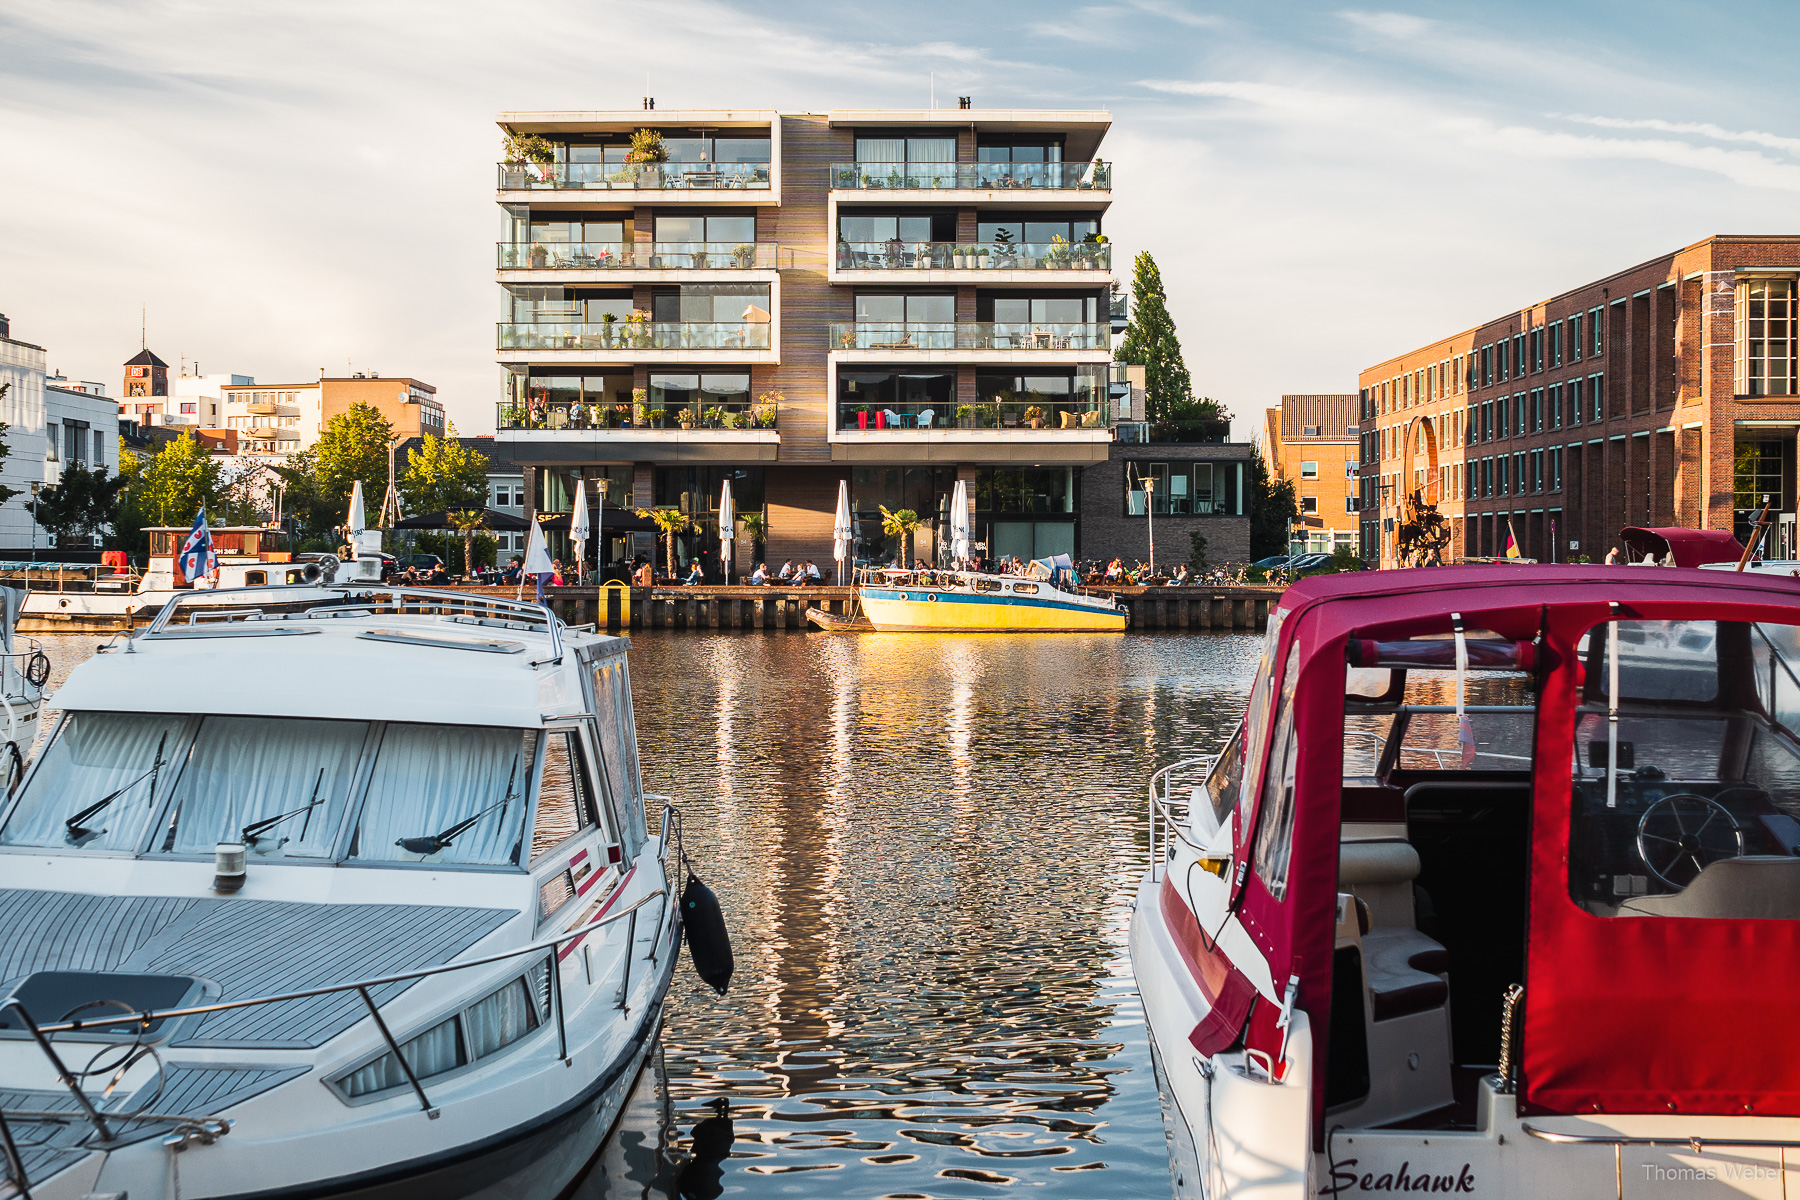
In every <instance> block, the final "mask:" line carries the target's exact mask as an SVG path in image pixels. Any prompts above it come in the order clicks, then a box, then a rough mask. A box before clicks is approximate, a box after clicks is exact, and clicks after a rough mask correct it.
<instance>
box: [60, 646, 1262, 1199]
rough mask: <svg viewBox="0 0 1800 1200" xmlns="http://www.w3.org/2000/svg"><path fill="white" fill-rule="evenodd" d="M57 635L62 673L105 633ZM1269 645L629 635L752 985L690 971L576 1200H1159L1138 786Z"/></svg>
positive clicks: (1221, 717) (666, 763)
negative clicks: (1138, 929) (1129, 946)
mask: <svg viewBox="0 0 1800 1200" xmlns="http://www.w3.org/2000/svg"><path fill="white" fill-rule="evenodd" d="M44 641H45V642H46V649H47V650H48V651H49V653H50V656H51V659H52V664H53V672H52V686H56V685H58V684H60V682H61V680H62V679H63V678H64V677H66V674H67V671H68V669H69V668H70V667H71V666H72V665H73V664H74V663H75V662H77V661H79V660H80V659H82V658H85V657H86V656H87V655H88V654H90V653H92V649H93V646H94V645H95V644H96V640H95V639H92V638H78V637H70V638H46V639H44ZM1259 643H1260V639H1259V638H1258V637H1257V636H1256V635H1252V634H1193V635H1172V634H1163V635H1131V634H1128V635H1123V636H1118V635H1113V636H1095V637H1086V636H1079V635H1057V636H1045V637H1031V636H1019V637H1004V636H999V637H997V636H991V635H990V636H977V637H966V638H965V637H954V636H923V635H898V634H895V635H884V634H864V635H844V636H826V635H800V634H765V635H743V634H736V635H704V634H656V633H651V634H641V635H638V636H636V637H634V639H633V645H632V652H631V669H632V679H633V697H634V701H635V704H636V708H637V719H638V736H639V741H640V745H641V752H642V753H641V757H642V762H643V772H644V785H645V787H646V788H647V789H649V790H650V791H653V792H663V793H667V794H669V795H670V796H672V797H674V799H675V801H676V803H677V804H679V805H680V806H681V807H682V809H683V811H684V812H685V814H686V818H687V831H688V837H687V847H688V852H689V854H690V856H691V857H692V859H693V861H694V864H695V866H696V868H697V870H698V871H699V873H700V874H701V876H702V877H703V878H704V879H705V880H706V882H707V883H708V884H710V885H711V886H712V887H713V888H714V889H715V890H716V891H717V892H718V893H719V896H720V900H721V902H722V903H723V905H724V908H725V912H726V917H727V920H728V922H729V923H730V926H731V930H732V936H733V941H734V946H735V949H736V955H737V974H736V976H735V978H734V979H733V982H732V986H731V991H730V994H729V995H727V996H725V997H723V998H719V997H715V996H714V995H713V994H712V992H711V991H710V989H708V988H706V987H705V986H704V985H703V984H701V983H700V982H699V980H698V979H697V978H695V976H694V975H693V973H692V971H691V969H690V968H689V967H688V966H687V964H686V963H683V964H682V966H681V968H680V972H679V974H678V975H677V976H676V984H675V987H674V989H673V990H672V991H671V993H670V997H669V1003H668V1006H667V1010H666V1014H665V1021H664V1032H663V1038H662V1055H661V1066H660V1068H659V1069H657V1070H654V1071H651V1072H647V1073H646V1077H645V1079H644V1080H643V1081H641V1082H640V1087H639V1093H638V1098H637V1101H636V1102H635V1103H634V1104H633V1106H632V1108H631V1110H630V1111H629V1112H628V1113H627V1116H626V1118H625V1119H624V1120H623V1121H622V1124H621V1129H620V1131H619V1135H618V1137H617V1138H615V1144H613V1145H610V1146H609V1147H608V1149H607V1151H606V1152H604V1153H603V1154H602V1155H601V1156H600V1158H599V1159H597V1160H596V1162H595V1164H594V1165H593V1167H592V1168H591V1169H590V1173H589V1175H588V1177H587V1179H586V1180H584V1181H583V1183H582V1184H581V1185H580V1186H579V1187H578V1189H577V1191H578V1195H579V1196H580V1197H582V1198H583V1200H598V1198H599V1197H602V1196H610V1197H620V1196H645V1197H649V1196H655V1197H664V1196H676V1195H680V1196H684V1197H714V1196H721V1195H731V1196H754V1197H775V1196H781V1197H800V1198H806V1197H828V1198H830V1200H843V1198H858V1200H860V1198H862V1197H870V1198H874V1197H882V1198H892V1200H901V1198H924V1197H930V1198H938V1197H944V1198H950V1197H957V1198H961V1197H991V1196H997V1195H1000V1194H1002V1193H1003V1192H1005V1191H1006V1190H1007V1189H1008V1188H1014V1189H1016V1188H1033V1189H1036V1191H1034V1192H1033V1193H1032V1194H1033V1195H1035V1196H1041V1197H1044V1198H1045V1200H1062V1198H1064V1197H1067V1198H1070V1200H1076V1198H1080V1200H1089V1198H1106V1200H1115V1198H1119V1197H1160V1196H1167V1195H1169V1191H1170V1186H1169V1172H1168V1151H1167V1148H1166V1144H1165V1142H1164V1137H1163V1129H1162V1121H1161V1117H1160V1114H1159V1110H1158V1106H1157V1096H1156V1087H1155V1083H1154V1081H1153V1078H1152V1075H1151V1069H1150V1054H1149V1048H1148V1044H1147V1042H1146V1040H1145V1035H1144V1028H1143V1019H1142V1013H1141V1010H1140V1008H1139V1006H1138V1001H1137V996H1136V992H1135V990H1134V987H1133V983H1132V978H1131V968H1130V963H1129V961H1128V959H1127V957H1126V951H1125V942H1126V926H1127V921H1128V919H1129V915H1130V913H1129V903H1130V897H1131V894H1132V889H1133V887H1134V885H1135V882H1136V880H1137V878H1138V877H1139V876H1140V875H1141V874H1142V872H1143V869H1144V865H1145V855H1146V849H1145V845H1146V843H1145V830H1144V824H1145V817H1144V784H1145V782H1146V779H1147V776H1148V774H1149V772H1150V771H1151V770H1152V769H1154V766H1155V765H1157V764H1160V763H1165V762H1168V761H1171V760H1173V759H1174V758H1177V757H1180V756H1182V755H1184V754H1188V753H1195V752H1200V751H1207V750H1211V749H1214V748H1216V747H1217V746H1218V744H1219V743H1220V742H1221V741H1222V740H1223V737H1224V735H1225V733H1226V732H1227V729H1228V727H1229V725H1230V724H1231V723H1232V722H1234V721H1235V720H1236V718H1237V716H1238V714H1239V712H1241V710H1242V706H1243V704H1244V700H1245V697H1246V693H1247V687H1246V684H1247V681H1248V678H1249V676H1250V672H1251V669H1252V667H1253V665H1254V661H1255V656H1256V653H1257V650H1258V648H1259ZM45 724H48V722H45ZM727 1155H728V1156H727Z"/></svg>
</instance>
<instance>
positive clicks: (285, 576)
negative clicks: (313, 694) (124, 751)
mask: <svg viewBox="0 0 1800 1200" xmlns="http://www.w3.org/2000/svg"><path fill="white" fill-rule="evenodd" d="M144 532H145V533H146V534H148V535H149V538H150V561H149V568H148V569H147V570H146V571H145V572H144V573H143V574H142V575H134V574H132V573H130V572H119V573H113V572H111V571H110V570H109V568H105V567H88V568H85V569H80V568H77V569H73V570H71V569H69V568H67V567H65V568H63V569H60V570H58V571H57V572H56V573H55V575H54V576H52V575H51V574H50V573H49V572H48V571H34V572H30V575H31V576H32V578H30V580H29V583H30V590H29V591H28V592H27V593H26V596H25V604H24V608H23V610H22V611H21V613H20V615H19V624H20V628H21V630H22V631H24V632H26V633H106V632H113V631H116V630H120V629H131V628H133V627H134V626H137V625H143V624H146V623H147V622H149V621H150V620H151V618H153V617H154V616H155V615H156V614H157V612H158V611H159V610H161V608H162V607H163V605H165V604H167V603H168V602H169V601H170V600H171V599H173V598H174V597H175V596H177V595H181V594H184V593H187V592H191V591H194V590H196V589H200V590H204V589H207V588H212V589H215V590H233V589H238V588H260V587H286V586H293V585H299V586H314V585H320V584H330V583H331V582H332V581H333V579H334V578H337V577H339V576H340V574H341V575H342V577H343V578H349V572H348V571H344V572H341V573H340V571H339V566H340V564H339V563H338V561H337V559H336V558H335V557H334V556H332V555H329V554H313V555H306V556H304V557H303V558H302V559H301V560H296V558H295V556H294V555H292V554H290V553H288V552H286V551H280V550H276V549H274V546H276V545H278V544H280V543H281V542H282V541H284V540H285V539H286V537H287V535H286V534H285V533H283V532H282V531H281V530H279V529H270V528H267V527H265V526H261V525H226V526H220V527H219V528H216V529H213V530H211V534H212V541H213V549H214V551H215V553H216V554H217V555H218V564H219V569H218V575H217V578H208V579H204V580H199V581H195V580H191V579H186V578H184V577H183V576H182V574H181V568H180V567H179V566H178V565H177V564H176V561H175V559H176V554H177V552H178V551H179V550H180V548H181V544H182V542H183V541H184V540H186V538H187V536H188V533H189V532H190V530H189V529H188V528H174V527H170V526H153V527H150V528H146V529H145V530H144Z"/></svg>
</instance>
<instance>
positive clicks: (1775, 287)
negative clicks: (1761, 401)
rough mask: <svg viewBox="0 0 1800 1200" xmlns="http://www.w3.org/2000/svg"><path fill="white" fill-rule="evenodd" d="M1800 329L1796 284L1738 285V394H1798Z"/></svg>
mask: <svg viewBox="0 0 1800 1200" xmlns="http://www.w3.org/2000/svg"><path fill="white" fill-rule="evenodd" d="M1797 342H1800V329H1797V327H1796V315H1795V301H1794V281H1793V280H1792V279H1752V280H1750V281H1748V282H1746V283H1741V284H1739V285H1738V295H1737V363H1738V369H1737V392H1738V394H1739V395H1740V396H1791V395H1793V394H1794V373H1795V372H1794V367H1795V363H1794V356H1795V346H1796V343H1797Z"/></svg>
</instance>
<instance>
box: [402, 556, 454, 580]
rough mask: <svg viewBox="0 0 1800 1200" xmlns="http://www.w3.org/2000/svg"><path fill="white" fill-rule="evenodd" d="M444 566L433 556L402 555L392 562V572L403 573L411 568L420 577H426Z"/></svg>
mask: <svg viewBox="0 0 1800 1200" xmlns="http://www.w3.org/2000/svg"><path fill="white" fill-rule="evenodd" d="M443 565H444V560H443V559H441V558H439V557H438V556H437V555H435V554H402V555H401V556H400V557H398V558H396V559H395V560H394V570H396V571H404V570H406V568H408V567H412V568H413V569H414V570H416V571H418V572H419V574H421V575H428V574H430V573H431V572H432V571H435V570H437V569H438V568H439V567H441V566H443Z"/></svg>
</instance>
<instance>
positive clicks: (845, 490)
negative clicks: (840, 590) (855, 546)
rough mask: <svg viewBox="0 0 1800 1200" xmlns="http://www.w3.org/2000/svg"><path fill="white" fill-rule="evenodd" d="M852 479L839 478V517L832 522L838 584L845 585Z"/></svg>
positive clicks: (848, 548) (848, 553) (832, 541)
mask: <svg viewBox="0 0 1800 1200" xmlns="http://www.w3.org/2000/svg"><path fill="white" fill-rule="evenodd" d="M850 542H851V527H850V481H849V480H848V479H840V480H838V502H837V518H836V519H835V520H834V521H832V523H831V551H832V555H833V556H834V557H835V558H836V559H837V581H838V586H839V587H843V586H844V559H846V558H848V557H849V556H850Z"/></svg>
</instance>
